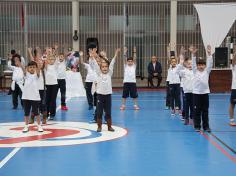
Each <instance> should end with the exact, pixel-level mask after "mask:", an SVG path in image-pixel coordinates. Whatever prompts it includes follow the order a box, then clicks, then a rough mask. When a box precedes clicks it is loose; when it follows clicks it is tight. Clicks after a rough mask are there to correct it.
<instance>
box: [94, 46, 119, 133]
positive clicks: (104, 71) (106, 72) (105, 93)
mask: <svg viewBox="0 0 236 176" xmlns="http://www.w3.org/2000/svg"><path fill="white" fill-rule="evenodd" d="M118 52H120V49H117V50H116V52H115V56H114V57H113V59H112V61H111V62H110V63H109V61H108V60H107V59H106V58H103V61H102V62H101V65H100V66H99V65H98V64H97V61H96V60H95V58H96V57H97V53H96V51H95V52H93V55H94V56H93V58H94V59H93V62H94V64H95V71H96V73H97V76H98V78H97V99H98V100H97V124H98V128H97V132H101V131H102V115H103V111H104V112H105V116H106V121H107V126H108V131H112V132H113V131H115V130H114V129H113V128H112V126H111V125H112V119H111V118H112V117H111V101H112V100H111V95H112V82H111V77H112V75H113V68H114V64H115V59H116V57H117V55H118Z"/></svg>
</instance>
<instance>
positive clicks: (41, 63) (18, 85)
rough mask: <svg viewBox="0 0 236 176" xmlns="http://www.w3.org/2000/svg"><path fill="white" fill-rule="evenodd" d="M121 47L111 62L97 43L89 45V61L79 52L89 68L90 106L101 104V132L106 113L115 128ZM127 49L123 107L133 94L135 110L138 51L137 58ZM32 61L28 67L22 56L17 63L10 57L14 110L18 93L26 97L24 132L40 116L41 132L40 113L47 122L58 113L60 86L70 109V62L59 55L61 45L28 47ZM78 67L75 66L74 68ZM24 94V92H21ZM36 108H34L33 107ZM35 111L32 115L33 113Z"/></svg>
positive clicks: (96, 117)
mask: <svg viewBox="0 0 236 176" xmlns="http://www.w3.org/2000/svg"><path fill="white" fill-rule="evenodd" d="M119 51H120V49H117V50H116V53H115V56H114V58H113V59H112V60H111V62H110V61H109V59H108V58H107V56H106V52H105V51H101V52H100V53H99V54H97V48H96V46H91V47H90V48H89V59H88V61H89V62H88V64H87V63H85V62H84V61H83V52H79V55H80V60H78V61H77V63H76V65H78V64H79V62H80V63H81V64H83V65H84V66H85V68H86V69H87V71H88V72H87V76H86V80H85V88H86V93H87V99H88V103H89V109H92V108H93V106H95V107H96V106H97V108H96V110H95V114H94V121H95V122H97V123H98V130H97V131H98V132H100V131H101V121H102V120H101V118H102V114H103V112H105V119H106V122H107V125H108V130H109V131H114V129H113V128H112V127H111V94H112V82H111V76H112V74H113V67H114V63H115V59H116V57H117V54H118V53H119ZM127 51H128V50H127V48H124V55H123V57H124V91H123V96H122V97H123V99H122V106H121V108H120V109H121V110H124V109H125V103H126V98H127V97H129V96H131V97H132V98H133V99H134V109H135V110H139V107H138V105H137V97H138V94H137V88H136V74H135V72H136V62H135V61H136V50H135V48H134V50H133V55H134V57H129V58H128V57H127ZM28 53H29V56H30V57H29V58H30V61H29V63H28V65H27V67H25V66H24V65H23V64H22V63H21V59H20V58H21V57H20V56H19V55H18V54H15V55H14V56H13V57H12V60H13V61H14V64H12V63H11V61H10V60H9V62H8V66H9V68H10V69H12V70H13V77H12V80H13V81H12V86H11V88H12V90H13V109H16V108H17V99H18V96H20V98H21V99H22V102H23V108H24V112H25V127H24V129H23V132H28V131H29V124H32V123H34V117H37V122H38V131H40V132H42V131H43V129H42V127H41V125H40V114H41V115H42V117H43V122H42V123H43V124H46V122H47V119H50V120H53V119H54V117H55V115H56V98H57V93H58V88H59V89H60V92H61V109H62V110H68V108H67V107H66V102H65V95H66V61H65V58H66V57H65V54H64V53H60V54H58V46H57V45H56V46H55V47H54V48H46V49H45V52H44V53H43V54H41V50H40V48H39V47H36V48H35V50H34V51H33V53H32V49H31V48H29V49H28ZM72 69H74V68H72ZM92 85H94V87H95V88H94V89H95V91H94V100H95V101H94V102H93V95H92ZM21 94H22V95H21ZM31 109H32V110H31ZM30 113H31V118H30V119H29V115H30Z"/></svg>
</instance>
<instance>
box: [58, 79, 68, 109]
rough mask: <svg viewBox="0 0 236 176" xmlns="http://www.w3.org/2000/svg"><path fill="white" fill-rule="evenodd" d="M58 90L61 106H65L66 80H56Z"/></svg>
mask: <svg viewBox="0 0 236 176" xmlns="http://www.w3.org/2000/svg"><path fill="white" fill-rule="evenodd" d="M57 82H58V89H60V92H61V106H66V80H65V79H58V80H57Z"/></svg>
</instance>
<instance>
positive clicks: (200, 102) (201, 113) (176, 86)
mask: <svg viewBox="0 0 236 176" xmlns="http://www.w3.org/2000/svg"><path fill="white" fill-rule="evenodd" d="M169 48H170V47H168V52H169V51H170V49H169ZM189 51H190V53H191V58H188V57H186V54H185V53H186V50H185V49H184V47H181V50H180V54H179V57H178V59H177V58H176V57H175V56H171V57H170V59H169V60H170V67H169V69H168V75H167V96H166V106H167V109H169V108H170V109H171V115H172V116H174V115H175V113H176V112H177V113H179V114H180V115H181V116H182V120H184V121H185V122H184V125H188V124H191V125H193V126H194V128H195V130H196V131H198V132H199V131H200V130H201V127H202V128H203V130H204V131H207V132H211V129H210V126H209V112H208V109H209V93H210V89H209V75H210V72H211V69H212V66H213V58H212V51H211V46H209V45H208V46H207V49H206V54H207V59H203V58H201V57H196V53H197V51H198V49H197V48H196V47H194V46H190V48H189ZM178 60H179V63H178V64H177V62H178ZM235 64H236V53H235V54H234V58H233V60H232V65H231V67H232V75H233V77H232V93H231V98H230V110H229V112H230V125H231V126H236V124H235V122H234V107H235V103H236V67H235ZM181 93H182V96H181ZM181 99H182V104H183V105H182V107H183V108H181Z"/></svg>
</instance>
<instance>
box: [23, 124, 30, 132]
mask: <svg viewBox="0 0 236 176" xmlns="http://www.w3.org/2000/svg"><path fill="white" fill-rule="evenodd" d="M28 131H29V126H28V125H25V127H24V129H23V130H22V132H23V133H27V132H28Z"/></svg>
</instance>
